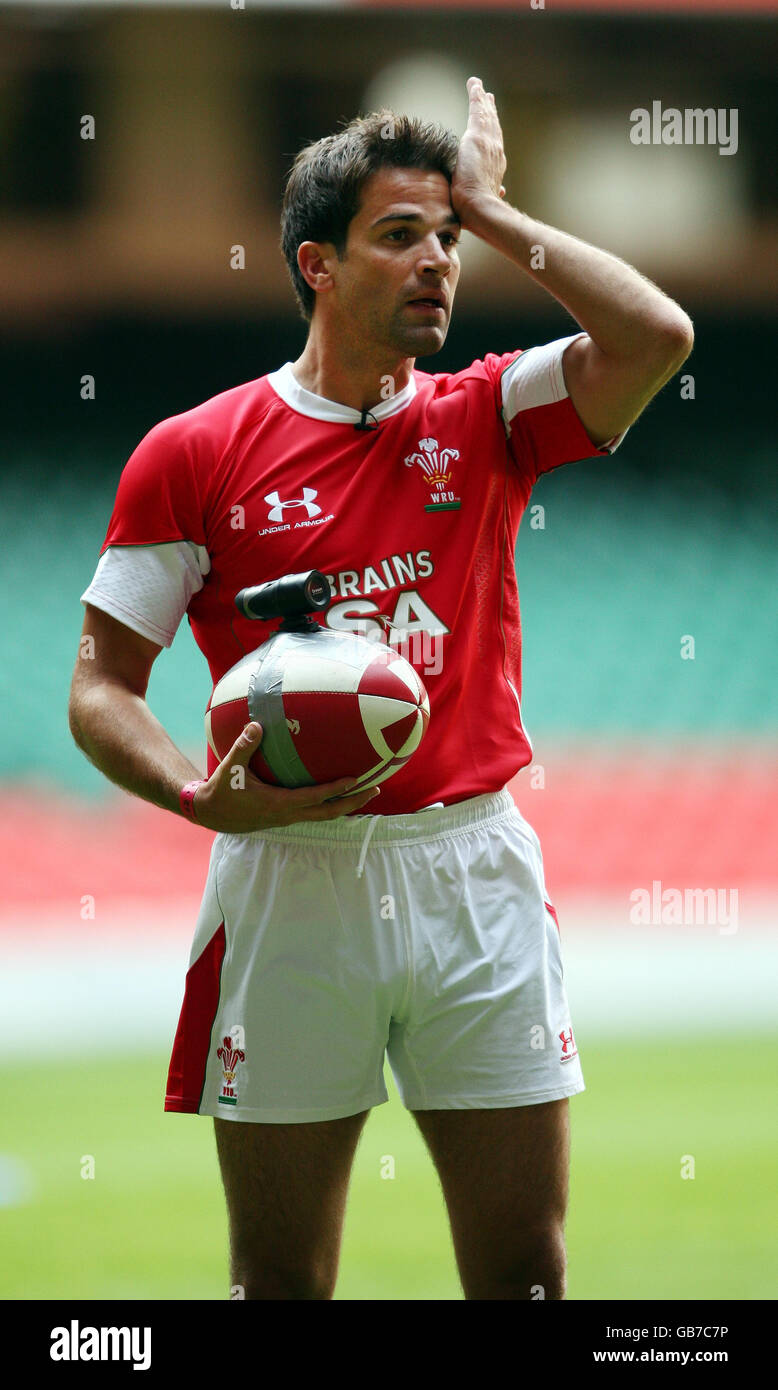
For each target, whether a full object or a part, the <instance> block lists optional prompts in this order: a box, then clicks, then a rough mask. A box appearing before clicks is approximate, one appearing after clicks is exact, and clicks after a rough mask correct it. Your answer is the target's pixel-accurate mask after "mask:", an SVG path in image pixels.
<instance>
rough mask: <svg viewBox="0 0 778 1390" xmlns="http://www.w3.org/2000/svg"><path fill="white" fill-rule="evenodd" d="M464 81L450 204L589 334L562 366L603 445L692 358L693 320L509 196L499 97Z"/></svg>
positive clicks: (618, 264)
mask: <svg viewBox="0 0 778 1390" xmlns="http://www.w3.org/2000/svg"><path fill="white" fill-rule="evenodd" d="M467 86H468V95H469V99H470V114H469V119H468V125H467V130H466V131H465V133H464V135H463V136H462V139H461V141H460V146H459V157H458V159H457V165H456V169H455V170H454V177H453V179H452V184H451V203H452V206H453V208H454V211H455V212H456V213H457V215H458V217H459V219H460V221H461V223H462V226H463V227H464V228H465V229H466V230H467V231H469V232H472V233H473V235H474V236H477V237H480V238H481V239H482V240H483V241H486V242H488V243H489V245H490V246H493V247H494V248H495V250H497V251H500V252H502V254H503V255H504V256H507V258H508V259H509V260H511V261H514V262H515V263H516V265H519V266H521V268H522V270H524V271H525V272H526V274H527V275H529V276H530V277H531V278H532V279H533V280H534V281H535V282H536V284H538V285H541V286H542V287H543V288H544V289H546V290H548V292H549V294H552V295H553V296H554V298H555V299H557V300H558V301H559V303H560V304H563V305H564V307H565V308H566V309H567V310H568V312H569V313H571V314H572V316H573V318H574V319H576V320H577V322H578V323H579V324H580V326H581V328H582V329H583V330H584V333H585V334H588V337H580V338H577V339H576V340H575V342H573V343H570V344H569V346H568V347H567V349H566V350H565V354H564V358H563V363H562V366H563V371H564V377H565V385H566V387H567V390H568V393H569V395H570V399H571V400H572V402H573V405H574V406H575V408H576V410H577V412H578V415H579V416H580V419H581V422H582V424H583V426H584V428H585V429H586V431H587V433H588V435H589V437H590V439H591V440H592V442H593V443H594V444H595V445H598V446H599V445H602V444H604V443H606V442H607V441H608V440H610V439H612V438H613V437H614V435H617V434H621V432H622V431H623V430H625V429H627V427H628V426H629V425H631V424H633V423H634V421H635V420H636V419H637V418H638V416H639V415H640V413H641V411H642V410H643V409H644V408H645V406H646V405H648V402H649V401H650V400H651V398H652V397H653V396H655V395H656V393H657V391H659V390H660V389H661V387H662V386H664V385H665V383H666V382H667V381H669V379H670V377H672V376H673V375H674V374H675V373H676V372H677V371H678V369H679V367H680V366H681V364H682V363H683V362H685V360H686V358H687V357H688V356H689V353H690V352H691V350H692V346H693V344H694V329H693V326H692V322H691V319H690V318H689V316H688V314H685V313H684V311H683V309H681V308H680V307H679V305H677V304H676V303H675V302H674V301H673V300H672V299H670V298H668V296H667V295H666V294H663V292H662V291H661V290H660V289H658V288H657V286H656V285H654V284H652V283H651V281H650V280H647V279H646V278H645V277H644V276H643V275H640V274H639V273H638V271H636V270H633V268H632V267H631V266H629V265H627V264H626V263H625V262H624V261H622V260H620V259H619V257H618V256H612V255H610V254H609V253H608V252H607V251H601V250H599V249H598V248H597V247H596V246H590V245H588V243H587V242H584V241H579V240H578V238H577V237H574V236H569V235H568V234H567V233H566V232H561V231H558V230H557V229H556V228H555V227H549V226H547V225H546V224H545V223H543V222H538V221H536V220H535V219H534V218H532V217H528V216H527V215H526V214H525V213H523V212H519V211H518V209H516V208H513V207H510V206H509V205H508V204H506V203H505V202H503V201H502V199H503V195H504V192H505V190H504V188H503V186H502V178H503V176H504V174H505V168H506V160H505V153H504V150H503V142H502V131H501V129H500V122H499V120H498V117H497V107H496V104H495V100H494V97H493V95H492V93H491V92H486V91H484V88H483V85H482V83H481V81H480V79H479V78H477V77H471V78H470V79H469V80H468V84H467ZM540 250H542V255H541V254H540Z"/></svg>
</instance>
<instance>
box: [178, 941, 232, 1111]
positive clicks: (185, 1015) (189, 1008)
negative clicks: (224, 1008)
mask: <svg viewBox="0 0 778 1390" xmlns="http://www.w3.org/2000/svg"><path fill="white" fill-rule="evenodd" d="M225 949H226V937H225V932H224V923H223V922H222V924H221V926H220V927H219V929H218V931H215V932H214V934H213V936H212V937H211V939H210V941H209V942H208V945H207V946H206V947H205V948H204V949H203V950H202V951H201V953H200V955H199V956H198V957H197V960H196V961H195V962H194V965H191V966H190V967H189V969H188V971H187V972H186V987H185V989H184V1002H183V1004H182V1005H181V1015H180V1017H179V1020H178V1028H177V1030H176V1038H175V1042H174V1043H173V1052H172V1056H171V1058H170V1070H169V1071H168V1078H167V1091H166V1094H165V1109H166V1110H179V1111H184V1112H186V1113H188V1114H197V1112H198V1110H199V1109H200V1101H201V1099H202V1094H203V1086H204V1085H205V1069H206V1067H207V1065H208V1049H209V1048H210V1045H211V1032H212V1029H213V1022H214V1019H215V1017H216V1010H217V1008H218V1007H219V990H220V984H221V969H222V961H223V960H224V952H225Z"/></svg>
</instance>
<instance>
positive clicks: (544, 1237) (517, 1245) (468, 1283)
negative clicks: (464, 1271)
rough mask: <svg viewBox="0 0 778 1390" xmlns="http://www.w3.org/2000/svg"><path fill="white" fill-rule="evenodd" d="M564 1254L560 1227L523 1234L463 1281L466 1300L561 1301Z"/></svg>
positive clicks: (553, 1224)
mask: <svg viewBox="0 0 778 1390" xmlns="http://www.w3.org/2000/svg"><path fill="white" fill-rule="evenodd" d="M566 1272H567V1254H566V1250H565V1239H564V1231H563V1228H562V1225H561V1223H559V1222H548V1223H547V1224H545V1225H543V1226H538V1227H536V1228H533V1229H532V1230H528V1231H525V1232H523V1233H522V1234H521V1236H520V1237H519V1238H517V1239H516V1240H514V1242H513V1245H512V1247H511V1249H510V1250H501V1251H500V1252H499V1253H495V1254H494V1256H493V1257H492V1258H491V1259H490V1260H487V1261H486V1262H485V1263H484V1264H483V1265H482V1267H481V1269H480V1270H479V1271H478V1272H477V1273H475V1272H473V1273H471V1274H470V1276H469V1277H465V1278H464V1280H463V1283H464V1289H465V1297H466V1298H467V1299H500V1298H502V1299H513V1300H520V1299H527V1300H535V1299H536V1300H543V1299H547V1300H561V1299H564V1296H565V1292H566V1287H567V1280H566Z"/></svg>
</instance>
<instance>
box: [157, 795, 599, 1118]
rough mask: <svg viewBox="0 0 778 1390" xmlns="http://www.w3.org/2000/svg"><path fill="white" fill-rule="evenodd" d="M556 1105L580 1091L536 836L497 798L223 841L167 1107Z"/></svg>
mask: <svg viewBox="0 0 778 1390" xmlns="http://www.w3.org/2000/svg"><path fill="white" fill-rule="evenodd" d="M385 1054H386V1056H388V1058H389V1063H390V1066H391V1068H392V1072H393V1074H394V1078H395V1081H396V1083H397V1088H398V1091H399V1093H400V1096H401V1098H402V1101H403V1104H404V1105H405V1106H406V1108H407V1109H409V1110H431V1109H434V1110H438V1109H439V1110H465V1109H494V1108H498V1107H502V1106H514V1105H533V1104H538V1103H539V1102H542V1101H551V1100H558V1099H561V1098H562V1097H564V1096H572V1095H575V1094H576V1093H577V1092H579V1091H583V1090H584V1089H585V1088H584V1081H583V1074H582V1072H581V1064H580V1060H579V1057H578V1053H577V1049H576V1045H575V1040H574V1038H573V1030H572V1026H571V1023H570V1014H569V1010H568V1005H567V999H566V997H565V989H564V983H563V972H562V961H561V957H560V945H559V930H558V925H557V920H556V913H555V911H554V908H553V906H552V905H551V902H550V901H549V898H548V894H547V892H546V887H545V881H544V877H543V862H542V857H541V852H540V844H539V841H538V837H537V835H536V834H535V832H534V830H533V829H532V827H531V826H530V825H528V824H527V822H526V821H525V820H524V817H523V816H522V815H521V814H520V813H519V811H518V810H517V808H516V806H515V805H514V802H513V798H512V797H511V795H510V793H509V792H508V790H507V789H506V788H503V789H502V791H499V792H492V793H488V794H486V795H483V796H476V797H472V798H470V799H469V800H467V801H461V802H458V803H456V804H455V805H453V806H447V807H442V808H441V809H435V808H432V809H428V810H427V809H425V810H423V811H417V812H415V813H413V814H411V815H404V816H373V815H362V814H360V815H358V816H350V817H341V818H340V819H338V820H334V821H318V822H314V821H298V822H297V823H296V824H294V825H290V826H284V827H281V828H277V829H273V830H264V831H257V832H254V833H251V834H246V835H217V837H216V840H215V842H214V845H213V849H212V852H211V863H210V869H209V873H208V880H207V883H206V887H205V893H204V896H203V902H202V907H201V910H200V916H199V919H198V923H197V929H196V933H195V938H194V942H193V945H192V953H191V957H190V967H189V970H188V973H187V977H186V991H185V995H184V1002H183V1006H182V1009H181V1016H180V1021H179V1025H178V1031H177V1033H176V1039H175V1043H174V1046H173V1054H172V1058H171V1063H170V1072H169V1076H168V1086H167V1094H166V1097H165V1109H166V1110H176V1111H188V1112H192V1113H197V1114H200V1115H216V1116H218V1117H219V1118H220V1119H226V1120H249V1121H251V1120H253V1121H262V1122H265V1123H271V1124H273V1123H276V1124H280V1123H284V1122H289V1121H292V1122H294V1121H297V1122H302V1121H307V1120H331V1119H338V1118H340V1117H342V1116H345V1115H353V1114H356V1113H357V1112H358V1111H361V1110H367V1109H369V1108H370V1107H371V1106H374V1105H382V1104H383V1103H384V1102H385V1101H387V1100H388V1095H387V1091H386V1086H385V1084H384V1075H383V1068H384V1055H385Z"/></svg>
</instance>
